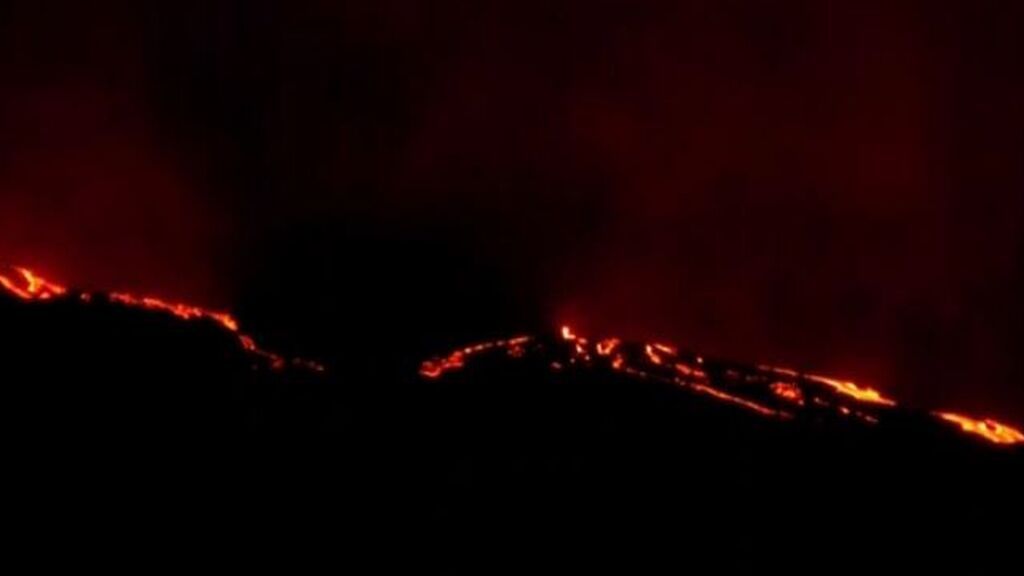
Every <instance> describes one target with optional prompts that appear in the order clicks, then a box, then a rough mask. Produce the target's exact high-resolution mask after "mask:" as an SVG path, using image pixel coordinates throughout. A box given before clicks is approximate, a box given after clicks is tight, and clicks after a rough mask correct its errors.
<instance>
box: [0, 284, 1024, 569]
mask: <svg viewBox="0 0 1024 576" xmlns="http://www.w3.org/2000/svg"><path fill="white" fill-rule="evenodd" d="M347 338H348V339H350V340H351V339H352V336H351V335H348V336H347ZM583 342H584V344H583V345H582V348H581V347H578V345H579V344H580V340H578V339H566V338H563V337H562V336H561V335H559V334H551V335H540V336H535V337H533V338H531V339H530V340H524V341H522V342H518V341H517V342H515V343H507V342H505V343H499V344H497V345H494V346H491V347H489V348H486V349H479V350H470V351H466V353H464V354H453V355H451V356H441V357H440V358H438V359H436V360H435V362H434V363H431V364H426V365H424V367H423V374H418V373H417V372H416V366H417V364H418V361H419V359H412V358H405V359H400V360H397V361H396V363H395V365H394V367H393V369H390V370H380V371H379V373H377V374H374V373H373V372H372V371H369V370H367V369H365V366H358V365H350V364H344V363H340V362H337V363H332V362H331V359H329V358H328V359H324V360H325V364H326V370H325V371H323V372H321V371H318V370H315V369H312V368H311V367H310V366H308V365H305V364H294V363H292V362H290V361H286V362H284V363H283V364H282V363H277V364H276V365H275V363H274V362H272V361H271V359H270V358H268V357H265V356H261V355H258V354H253V353H252V352H251V351H248V350H246V349H245V348H244V347H243V346H241V345H240V341H239V338H238V335H237V334H235V333H233V332H231V331H229V330H226V329H225V328H224V327H223V326H222V325H220V324H218V323H217V322H214V321H211V320H209V319H203V318H199V319H195V320H190V321H185V320H182V319H180V318H178V317H175V316H173V315H170V314H167V313H164V312H160V311H154V310H147V309H141V308H137V307H131V306H126V305H123V304H119V303H117V302H111V301H109V300H108V299H107V298H106V297H103V296H94V297H92V298H91V299H90V301H89V302H84V301H83V300H82V299H81V298H78V297H75V296H74V295H71V296H67V295H63V296H60V297H56V298H52V299H48V300H46V301H26V300H23V299H20V298H17V297H13V296H11V295H9V294H4V293H2V291H0V366H2V367H0V391H2V395H3V396H2V401H0V407H2V408H0V409H2V411H3V421H4V423H5V426H4V428H5V436H6V441H5V442H4V444H5V448H4V453H5V457H4V476H5V478H6V481H5V483H4V484H5V485H6V487H5V488H4V492H5V498H4V500H5V502H4V506H3V509H4V517H5V521H6V523H7V524H8V531H7V532H8V544H9V545H10V546H11V547H12V548H13V549H14V550H20V551H22V553H23V554H25V555H27V556H28V557H29V558H33V559H34V560H33V561H34V562H35V563H37V564H38V565H41V566H42V565H46V564H49V563H51V562H56V561H64V562H68V561H69V562H72V563H76V562H85V561H87V560H90V561H91V560H94V559H105V560H113V561H115V562H116V563H123V564H127V565H131V566H138V567H141V566H148V565H152V564H154V563H155V564H160V565H163V564H170V563H178V562H184V563H185V564H186V565H188V566H201V565H205V564H198V563H199V562H203V563H205V562H208V561H209V560H207V554H208V553H211V552H212V553H216V554H215V555H216V556H217V557H219V558H220V559H221V560H220V561H221V562H225V561H226V562H227V564H226V566H240V565H242V564H250V563H254V562H255V563H256V564H264V563H266V564H268V565H269V564H270V563H271V562H272V561H273V560H277V561H281V560H283V562H284V566H287V567H290V568H295V567H297V566H298V565H299V564H300V563H304V562H306V561H310V560H312V559H317V560H318V561H322V560H324V559H327V560H328V561H329V562H331V564H332V565H331V567H332V568H338V567H343V566H348V567H355V566H371V567H375V568H380V569H383V568H384V567H386V566H389V565H391V564H392V563H396V562H403V563H404V562H412V563H414V564H423V563H426V562H427V561H428V560H435V559H437V558H439V557H440V558H444V559H445V562H446V563H445V566H454V564H452V563H451V562H455V561H458V562H459V563H461V562H471V563H475V562H477V559H480V560H479V562H481V563H479V564H476V567H477V568H478V569H479V570H481V571H483V570H488V571H490V570H489V569H491V568H496V567H501V566H506V565H509V564H511V563H513V562H519V561H524V560H532V561H533V562H534V564H532V566H533V567H534V568H535V569H537V570H541V569H543V570H548V569H553V568H554V566H553V565H549V564H553V563H554V562H555V560H554V559H553V558H554V557H553V556H551V555H550V554H551V553H552V552H558V553H559V554H557V556H558V557H559V558H561V559H562V560H563V561H564V560H566V559H568V560H569V562H571V563H572V564H573V565H576V564H579V563H592V562H594V561H597V562H598V563H604V562H605V559H606V558H608V557H618V558H619V559H620V560H621V559H625V560H626V561H627V562H628V563H629V566H631V567H633V568H635V567H636V566H637V564H638V563H640V562H646V561H649V560H651V559H652V558H658V559H659V562H665V561H668V562H670V564H667V565H666V566H667V567H668V568H669V569H674V570H677V571H678V570H682V571H684V572H686V571H696V572H698V573H704V572H716V571H718V570H720V569H725V568H728V567H735V566H745V567H749V568H757V567H759V566H764V565H769V564H770V565H775V566H781V567H791V568H792V567H809V568H811V569H813V570H816V571H824V572H826V573H827V572H831V571H833V570H838V569H839V568H840V567H842V566H847V565H849V564H858V565H865V566H868V567H874V568H875V569H877V570H882V569H883V568H884V569H888V568H891V566H890V565H889V563H892V562H900V563H901V564H903V565H907V566H910V567H918V568H920V567H922V566H932V565H935V566H940V567H945V568H949V567H951V566H954V565H955V566H958V567H963V568H964V569H968V570H970V572H971V573H978V571H983V568H984V567H985V566H987V565H994V564H995V563H996V562H997V560H996V559H1000V560H998V561H1002V560H1001V559H1002V558H1005V557H1010V558H1014V557H1017V556H1018V551H1019V550H1020V549H1021V548H1020V545H1021V534H1022V532H1021V525H1022V520H1021V518H1022V516H1021V509H1022V507H1021V500H1022V497H1021V491H1022V490H1024V486H1022V484H1021V479H1022V477H1021V463H1022V462H1021V461H1022V450H1021V449H1020V448H1018V447H1014V446H1001V445H996V444H993V443H990V442H987V441H985V440H984V439H983V438H980V437H978V436H975V435H970V434H965V433H963V432H962V431H960V430H959V428H958V427H956V426H953V425H951V424H949V423H944V422H941V421H939V420H937V419H936V418H935V417H934V416H932V415H929V414H927V413H923V412H915V411H913V410H909V409H904V408H899V407H892V406H888V405H879V404H877V403H870V402H869V403H863V402H860V401H856V400H855V399H850V398H846V397H844V396H842V395H836V394H832V395H830V394H829V390H828V388H827V387H822V386H820V385H818V384H814V383H812V382H809V381H807V380H804V379H801V378H798V377H793V378H790V379H789V380H788V381H789V382H790V383H791V384H793V385H794V386H796V387H797V388H798V389H799V390H800V391H801V393H802V397H801V399H802V400H803V401H805V404H804V405H802V406H797V405H796V404H794V403H791V405H790V404H787V403H786V402H785V401H783V399H780V398H778V397H773V398H770V397H768V396H765V394H764V393H765V391H766V390H767V388H764V386H767V385H770V384H772V383H773V382H774V381H773V380H772V378H771V377H769V376H766V373H765V372H764V371H763V370H759V369H757V368H754V367H745V366H741V365H733V364H727V363H715V362H711V361H707V362H705V361H704V360H703V359H701V362H702V363H703V364H702V365H703V367H704V369H703V372H706V373H705V374H703V376H702V378H704V379H703V380H699V382H703V383H704V384H697V388H693V387H692V386H691V387H687V386H685V385H680V382H679V381H673V380H672V379H671V378H668V377H661V376H659V375H663V373H661V372H658V370H659V368H658V367H657V366H654V365H653V364H652V358H650V357H647V358H646V359H645V357H644V354H645V351H644V349H643V347H642V345H628V344H622V345H616V346H617V347H616V349H615V351H614V352H612V351H609V350H608V348H610V344H607V343H606V346H608V348H605V351H607V352H608V354H606V355H601V354H599V353H598V352H597V349H596V347H595V343H594V342H587V341H583ZM387 345H389V343H383V342H368V343H366V347H367V350H369V349H371V348H376V347H380V346H387ZM438 353H442V354H447V353H446V352H444V351H438ZM658 354H659V358H658V360H659V362H660V361H665V362H666V363H667V364H671V365H673V366H676V365H683V364H685V365H688V366H696V364H695V363H696V362H697V359H696V357H695V356H689V357H685V358H684V357H683V356H681V355H677V354H676V353H675V352H674V351H673V352H672V354H671V355H670V354H668V353H667V352H658ZM395 355H396V357H398V358H400V357H401V350H398V351H396V352H395ZM617 355H621V357H622V358H623V360H622V361H620V362H619V363H617V367H613V365H612V363H613V362H614V359H615V358H616V357H617ZM669 356H671V358H669ZM626 368H628V369H626ZM681 369H682V368H680V370H681ZM780 378H781V377H780ZM782 379H783V380H784V379H785V378H782ZM694 382H697V380H694ZM737 382H747V383H750V384H749V385H750V388H748V389H742V390H739V392H742V395H739V396H735V397H734V396H732V393H733V392H737V390H738V389H737V388H736V386H739V385H738V384H736V383H737ZM683 384H685V382H684V383H683ZM744 385H746V384H744ZM701 386H705V388H701ZM707 388H712V389H713V392H711V393H707ZM725 392H729V395H726V394H725ZM716 393H717V394H718V395H716ZM759 394H760V395H761V396H758V395H759ZM725 396H728V398H726V397H725ZM740 396H742V398H745V399H746V400H748V401H751V402H753V403H754V404H755V405H756V406H759V407H761V408H767V409H768V411H769V412H772V413H773V414H766V413H760V412H758V411H757V410H752V409H750V408H749V407H748V406H746V405H744V404H743V403H741V402H737V401H734V399H735V398H740ZM815 398H818V399H819V401H818V402H812V400H814V399H815ZM844 411H848V412H849V413H847V412H844ZM851 413H852V414H853V416H851V415H850V414H851ZM858 414H859V416H857V415H858ZM638 544H639V545H640V547H641V548H640V550H643V552H639V553H637V552H636V550H637V548H635V546H636V545H638ZM623 549H629V550H631V552H629V553H625V552H622V550H623ZM200 558H201V559H203V560H199V559H200ZM139 562H141V564H140V563H139ZM709 562H710V563H711V564H710V566H709V565H708V564H707V563H709ZM217 565H222V564H217ZM211 566H212V565H211ZM609 568H610V565H609ZM1011 571H1012V570H1011Z"/></svg>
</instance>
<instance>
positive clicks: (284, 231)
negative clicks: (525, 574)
mask: <svg viewBox="0 0 1024 576" xmlns="http://www.w3.org/2000/svg"><path fill="white" fill-rule="evenodd" d="M1022 71H1024V3H1013V2H989V1H972V2H934V1H919V2H896V1H891V0H887V1H872V0H867V1H864V0H861V1H850V2H824V1H820V0H806V1H800V2H779V1H769V0H764V1H753V0H745V1H728V0H723V1H718V2H679V1H675V2H667V1H666V2H642V1H638V0H629V1H615V2H612V1H598V0H589V1H583V0H576V1H557V0H545V1H543V2H523V1H520V2H487V1H484V0H474V1H465V2H448V1H444V2H442V1H425V0H424V1H392V0H372V1H366V2H342V1H337V2H334V1H326V0H321V1H291V2H269V1H261V0H235V1H226V0H215V1H214V0H204V1H197V0H176V1H173V2H170V1H166V2H165V1H148V2H137V1H124V2H109V1H102V0H96V1H92V2H72V1H66V2H46V1H39V0H36V1H31V2H29V1H21V0H8V1H5V2H3V4H2V5H0V261H8V262H13V263H21V264H24V265H27V266H31V267H33V268H36V269H38V270H40V271H41V272H44V273H46V274H47V275H48V276H50V277H52V278H54V279H58V280H60V281H62V282H64V283H67V284H72V285H77V286H82V287H85V288H92V289H120V290H133V291H138V292H144V293H151V294H155V295H159V296H162V297H165V298H171V299H180V300H185V301H191V302H195V303H199V304H203V305H206V306H211V307H219V308H226V309H231V310H234V311H236V312H237V313H238V315H239V316H240V318H241V320H242V322H243V323H244V324H245V325H247V326H248V327H249V328H250V329H251V331H253V332H255V333H258V334H262V335H264V336H265V339H266V340H268V341H269V342H271V343H276V344H277V347H278V348H284V349H286V350H287V349H289V348H291V349H295V350H299V351H302V352H304V353H307V354H313V355H317V354H319V355H320V356H321V357H327V358H330V359H332V360H334V361H335V362H361V363H362V364H361V369H363V370H367V371H371V372H372V370H373V369H374V366H378V365H379V364H384V363H386V362H388V361H390V360H392V359H393V357H403V358H404V357H410V358H411V357H413V356H416V357H417V358H418V354H420V353H421V352H422V353H435V352H439V351H443V350H445V349H446V348H447V347H448V346H449V345H451V344H458V343H462V342H466V341H472V340H478V339H482V338H487V337H491V336H495V335H508V334H512V333H516V332H520V331H523V330H536V329H538V328H546V327H550V326H556V325H558V324H560V323H563V322H568V323H571V324H573V325H574V326H575V327H576V328H577V331H579V332H581V333H584V334H586V333H592V334H617V335H621V336H625V337H632V338H639V339H655V338H657V339H664V340H668V341H674V342H677V343H679V344H680V345H682V346H683V347H686V348H690V349H694V350H698V351H703V352H706V353H709V354H717V355H721V356H726V357H731V358H736V359H739V360H749V361H761V362H771V363H776V364H781V365H787V366H794V367H798V368H804V369H811V370H814V371H818V372H823V373H828V374H833V375H837V376H842V377H847V378H851V379H854V380H856V381H858V382H861V383H863V384H865V385H870V386H873V387H877V388H880V389H882V390H885V391H887V392H889V393H891V395H893V396H896V397H898V398H902V399H904V400H906V401H909V402H910V403H916V404H919V405H923V406H925V407H935V408H956V409H958V410H961V411H964V412H970V413H975V414H979V415H991V416H994V417H1002V418H1006V419H1009V420H1010V421H1016V422H1018V423H1019V422H1024V301H1022V298H1021V294H1024V106H1022V105H1021V103H1022V102H1024V72H1022ZM385 343H386V345H387V346H390V348H389V349H390V352H387V353H382V352H376V353H374V351H377V350H378V348H377V346H378V344H380V345H382V346H383V345H385ZM375 363H376V364H375Z"/></svg>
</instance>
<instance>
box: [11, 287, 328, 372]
mask: <svg viewBox="0 0 1024 576" xmlns="http://www.w3.org/2000/svg"><path fill="white" fill-rule="evenodd" d="M11 270H13V271H14V274H3V273H0V287H2V288H4V289H6V290H7V292H8V293H10V294H13V295H14V296H15V297H17V298H19V299H21V300H26V301H33V300H50V299H52V298H54V297H57V296H64V295H66V294H67V293H68V290H67V288H65V287H63V286H61V285H59V284H55V283H53V282H50V281H49V280H46V279H44V278H42V277H41V276H39V275H38V274H35V273H34V272H32V271H31V270H28V269H27V268H19V267H14V268H11ZM0 272H2V270H0ZM79 297H80V298H81V300H82V301H84V302H91V301H92V298H93V297H92V294H88V293H81V294H80V295H79ZM106 297H107V299H108V300H109V301H110V302H113V303H117V304H123V305H125V306H128V307H132V308H144V309H147V310H153V311H157V312H163V313H168V314H171V315H173V316H176V317H178V318H180V319H182V320H209V321H212V322H215V323H217V324H218V325H220V326H221V327H222V328H224V329H225V330H227V331H229V332H231V333H233V334H235V336H236V337H237V338H238V342H239V345H240V346H241V347H242V348H243V349H244V350H246V351H247V352H250V353H252V354H254V355H256V356H260V357H262V358H264V359H265V360H267V362H269V364H270V366H271V367H272V368H274V369H276V370H281V369H283V368H284V367H285V365H286V364H287V361H286V360H285V358H284V357H283V356H281V355H279V354H276V353H274V352H270V351H267V350H264V349H262V348H260V347H259V346H257V345H256V342H255V340H253V339H252V337H251V336H249V335H247V334H244V333H242V332H241V331H240V330H239V327H238V321H237V320H235V318H234V317H232V316H231V315H230V314H227V313H225V312H214V311H211V310H206V309H204V308H200V307H198V306H191V305H188V304H179V303H171V302H166V301H164V300H160V299H159V298H153V297H150V296H134V295H132V294H126V293H124V292H113V293H110V294H107V295H106ZM291 363H292V364H293V365H295V366H299V367H301V368H305V369H307V370H312V371H315V372H323V371H324V370H325V368H324V367H323V365H321V364H319V363H317V362H313V361H310V360H304V359H301V358H296V359H293V360H292V361H291Z"/></svg>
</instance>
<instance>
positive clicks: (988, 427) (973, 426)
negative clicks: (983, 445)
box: [935, 412, 1024, 444]
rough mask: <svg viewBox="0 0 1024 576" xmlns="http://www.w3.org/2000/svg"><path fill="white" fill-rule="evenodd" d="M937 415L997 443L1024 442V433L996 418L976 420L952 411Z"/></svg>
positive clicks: (937, 413) (966, 430)
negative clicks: (1001, 422) (997, 420)
mask: <svg viewBox="0 0 1024 576" xmlns="http://www.w3.org/2000/svg"><path fill="white" fill-rule="evenodd" d="M935 415H936V416H938V417H939V418H942V419H943V420H946V421H949V422H953V423H955V424H958V425H960V428H961V429H962V430H963V431H964V432H968V433H970V434H977V435H979V436H981V437H982V438H985V439H986V440H988V441H989V442H994V443H996V444H1024V433H1022V432H1021V431H1020V430H1017V429H1015V428H1011V427H1009V426H1007V425H1005V424H1000V423H999V422H996V421H995V420H988V419H986V420H976V419H974V418H968V417H967V416H961V415H959V414H953V413H952V412H936V413H935Z"/></svg>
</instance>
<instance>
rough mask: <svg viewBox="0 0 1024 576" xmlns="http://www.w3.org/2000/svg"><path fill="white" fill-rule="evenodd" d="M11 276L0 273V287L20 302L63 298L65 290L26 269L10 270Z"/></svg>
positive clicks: (16, 268)
mask: <svg viewBox="0 0 1024 576" xmlns="http://www.w3.org/2000/svg"><path fill="white" fill-rule="evenodd" d="M11 270H13V271H14V274H13V275H6V274H2V273H0V286H2V287H3V288H5V289H6V290H7V291H8V292H9V293H11V294H13V295H15V296H16V297H18V298H20V299H22V300H49V299H51V298H53V297H55V296H63V295H64V294H65V293H66V292H67V291H68V290H67V288H65V287H63V286H60V285H57V284H54V283H53V282H50V281H48V280H46V279H44V278H42V277H40V276H38V275H37V274H35V273H34V272H32V271H31V270H29V269H27V268H18V267H15V268H11Z"/></svg>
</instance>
